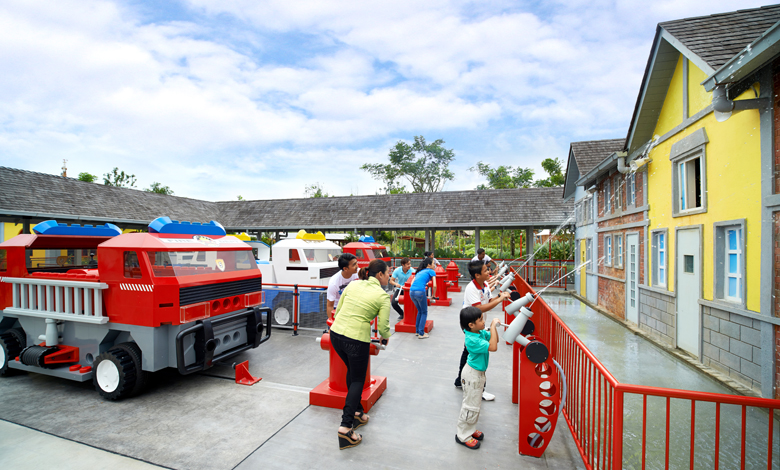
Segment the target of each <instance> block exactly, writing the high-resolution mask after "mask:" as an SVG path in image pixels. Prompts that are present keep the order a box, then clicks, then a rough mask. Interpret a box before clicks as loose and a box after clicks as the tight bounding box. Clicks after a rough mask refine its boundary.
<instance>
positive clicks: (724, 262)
mask: <svg viewBox="0 0 780 470" xmlns="http://www.w3.org/2000/svg"><path fill="white" fill-rule="evenodd" d="M714 228H715V230H714V231H715V297H716V298H717V299H720V300H726V301H728V302H736V303H739V304H741V305H743V306H744V304H745V274H746V270H745V220H744V219H740V220H733V221H728V222H719V223H715V224H714Z"/></svg>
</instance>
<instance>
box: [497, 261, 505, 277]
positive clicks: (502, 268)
mask: <svg viewBox="0 0 780 470" xmlns="http://www.w3.org/2000/svg"><path fill="white" fill-rule="evenodd" d="M501 264H502V266H501V267H500V268H499V269H498V274H496V276H503V275H504V273H505V272H506V270H507V266H503V264H504V263H503V262H502V263H501Z"/></svg>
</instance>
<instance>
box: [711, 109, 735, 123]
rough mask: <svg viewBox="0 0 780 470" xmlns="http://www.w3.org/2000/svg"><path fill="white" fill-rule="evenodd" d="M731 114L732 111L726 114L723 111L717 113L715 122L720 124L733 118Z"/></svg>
mask: <svg viewBox="0 0 780 470" xmlns="http://www.w3.org/2000/svg"><path fill="white" fill-rule="evenodd" d="M731 113H732V111H726V112H725V113H724V112H721V111H715V120H716V121H718V122H723V121H726V120H727V119H728V118H730V117H731Z"/></svg>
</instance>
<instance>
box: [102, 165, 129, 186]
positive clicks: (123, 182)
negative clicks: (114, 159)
mask: <svg viewBox="0 0 780 470" xmlns="http://www.w3.org/2000/svg"><path fill="white" fill-rule="evenodd" d="M103 184H104V185H106V186H119V187H121V188H124V187H135V175H131V174H129V173H125V172H124V171H119V168H117V167H114V169H113V170H111V173H105V174H104V175H103Z"/></svg>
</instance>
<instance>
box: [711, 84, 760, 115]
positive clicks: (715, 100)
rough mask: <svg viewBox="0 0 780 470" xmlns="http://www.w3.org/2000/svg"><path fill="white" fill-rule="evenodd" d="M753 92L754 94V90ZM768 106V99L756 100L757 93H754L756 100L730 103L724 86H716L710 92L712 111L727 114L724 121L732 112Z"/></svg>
mask: <svg viewBox="0 0 780 470" xmlns="http://www.w3.org/2000/svg"><path fill="white" fill-rule="evenodd" d="M753 91H754V92H755V89H754V90H753ZM768 105H769V98H758V93H756V98H754V99H750V100H739V101H732V100H730V99H729V98H728V96H727V93H726V85H717V86H716V87H715V89H714V90H712V109H713V110H715V111H717V112H719V113H724V114H727V116H725V119H728V118H729V117H730V116H731V113H732V112H733V111H743V110H745V109H758V108H761V107H766V106H768ZM725 119H724V120H725Z"/></svg>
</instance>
